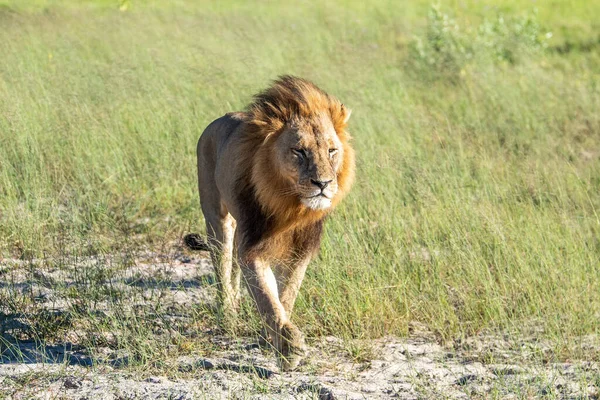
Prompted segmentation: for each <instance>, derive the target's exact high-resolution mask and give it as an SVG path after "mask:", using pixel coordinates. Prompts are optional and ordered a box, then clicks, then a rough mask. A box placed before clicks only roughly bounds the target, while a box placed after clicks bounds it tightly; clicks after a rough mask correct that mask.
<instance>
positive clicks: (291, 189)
mask: <svg viewBox="0 0 600 400" xmlns="http://www.w3.org/2000/svg"><path fill="white" fill-rule="evenodd" d="M349 117H350V110H349V109H347V108H346V107H345V106H344V105H343V104H342V103H340V102H339V101H338V100H337V99H336V98H334V97H332V96H330V95H328V94H327V93H325V92H324V91H322V90H321V89H319V88H318V87H317V86H315V85H314V84H312V83H311V82H309V81H307V80H304V79H301V78H297V77H292V76H282V77H280V78H279V79H278V80H277V81H275V82H274V83H273V85H272V86H271V87H269V88H268V89H266V90H265V91H263V92H261V93H259V94H258V95H256V96H255V98H254V102H252V103H251V104H250V105H249V106H248V109H247V111H246V112H237V113H230V114H227V115H225V116H223V117H221V118H219V119H217V120H216V121H214V122H213V123H212V124H210V125H209V126H208V127H207V128H206V130H205V131H204V133H203V134H202V136H201V138H200V140H199V142H198V150H197V151H198V187H199V190H200V203H201V205H202V211H203V213H204V217H205V221H206V228H207V234H208V238H209V244H210V246H211V249H212V251H211V256H212V259H213V263H214V265H215V272H216V278H217V284H218V289H219V301H220V304H221V306H222V307H223V309H224V310H225V312H226V313H227V312H234V311H235V309H236V307H237V301H238V298H239V282H240V269H241V271H242V272H243V275H244V278H245V280H246V283H247V285H248V289H249V291H250V293H251V295H252V296H253V298H254V300H255V302H256V305H257V307H258V311H259V312H260V314H261V316H262V317H263V319H264V321H265V323H266V327H267V331H268V333H269V335H270V336H271V338H272V340H273V346H274V347H275V349H276V350H277V351H278V354H279V355H280V356H281V357H280V360H281V361H282V367H283V368H293V367H294V366H295V365H297V363H298V361H299V359H300V358H301V356H302V353H303V349H304V339H303V336H302V333H301V332H300V331H299V330H298V328H297V327H296V326H295V325H294V324H293V323H292V322H291V321H290V319H289V318H290V316H291V312H292V309H293V306H294V302H295V300H296V296H297V294H298V290H299V288H300V284H301V283H302V279H303V277H304V272H305V270H306V267H307V265H308V262H309V261H310V259H311V258H312V257H313V256H314V254H315V253H316V251H317V250H318V247H319V242H320V236H321V231H322V225H323V220H324V217H325V216H326V215H327V214H328V213H329V212H330V211H331V210H333V208H334V207H335V206H336V205H337V204H338V203H339V202H340V200H341V199H342V198H343V197H344V196H345V195H346V194H347V193H348V191H349V189H350V186H351V185H352V182H353V179H354V151H353V149H352V147H351V146H350V143H349V141H350V135H349V134H348V133H347V132H346V125H347V122H348V118H349ZM234 237H235V240H234ZM186 242H187V243H190V241H189V240H186ZM191 242H193V240H192V241H191ZM234 243H235V245H236V246H237V265H236V263H234V262H232V261H233V253H234V249H233V247H234ZM238 266H239V268H238Z"/></svg>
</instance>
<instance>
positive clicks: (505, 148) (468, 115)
mask: <svg viewBox="0 0 600 400" xmlns="http://www.w3.org/2000/svg"><path fill="white" fill-rule="evenodd" d="M598 16H600V2H593V1H587V0H572V1H566V0H565V1H559V0H553V1H524V0H522V1H518V0H509V1H499V0H490V1H485V2H480V1H475V0H466V1H443V2H441V3H440V4H438V5H432V4H431V3H430V2H429V1H425V0H419V1H411V2H391V1H390V2H386V1H376V2H368V4H367V3H366V2H362V1H360V2H359V1H344V2H341V1H340V2H334V1H325V2H322V1H314V2H313V1H305V2H298V3H297V4H292V3H287V2H286V3H281V2H252V3H245V2H237V1H218V2H192V1H169V2H167V1H164V2H160V1H157V0H155V1H108V0H97V1H81V2H79V1H75V0H63V1H60V0H56V1H51V0H46V1H45V0H31V1H17V0H0V334H1V336H0V398H30V397H35V396H39V397H44V398H47V397H49V398H62V397H66V398H90V399H92V398H138V397H142V398H195V397H200V398H202V397H205V398H214V397H228V396H229V397H252V396H255V397H258V398H260V397H281V398H287V397H307V398H311V397H316V398H319V397H320V398H333V397H338V398H344V397H345V396H347V397H350V398H355V397H357V398H385V397H391V396H396V397H400V398H445V397H461V396H462V397H475V398H507V397H511V398H536V397H544V398H598V396H600V369H599V362H600V336H599V334H600V332H599V330H600V323H599V320H600V216H599V213H600V211H599V210H600V112H599V110H600V22H599V21H600V19H598ZM284 73H285V74H295V75H299V76H302V77H306V78H309V79H311V80H313V81H314V82H315V83H317V84H318V85H320V86H321V87H323V88H324V89H326V90H328V91H330V92H331V93H334V94H335V95H337V96H338V97H339V98H340V99H342V101H343V102H344V103H345V104H347V105H348V106H349V107H350V108H352V109H353V110H354V112H353V116H352V119H351V124H350V131H351V133H352V134H353V136H354V147H355V148H356V150H357V155H358V160H357V162H358V165H357V167H358V171H357V172H358V173H357V182H356V185H355V187H354V189H353V192H352V193H351V195H350V196H349V197H348V198H347V199H346V200H345V202H344V203H343V204H342V205H341V207H340V208H339V209H338V210H337V211H336V213H335V214H334V215H333V216H332V217H331V218H330V219H329V221H328V223H327V227H326V232H325V237H324V241H323V245H322V250H321V253H320V256H319V257H318V258H317V259H316V260H315V261H314V262H313V263H312V265H311V268H309V271H308V275H307V277H306V280H305V282H304V284H303V287H302V290H301V293H300V298H299V300H298V304H297V308H296V311H295V315H294V319H295V321H296V322H297V323H298V325H299V326H300V328H301V329H303V330H304V332H305V333H306V334H307V335H308V336H309V344H310V346H311V350H310V354H309V357H308V359H307V362H306V363H305V364H304V365H303V366H302V367H301V369H300V371H299V372H294V373H289V374H278V373H277V368H276V366H275V364H274V357H273V355H272V353H271V352H269V351H268V350H266V351H265V350H261V349H259V348H256V346H255V342H256V340H255V338H256V333H257V332H258V330H259V321H258V319H257V317H256V315H255V313H254V311H253V308H252V304H251V302H250V301H249V300H248V299H247V298H246V300H245V303H244V304H243V309H242V315H241V316H240V321H239V323H238V324H236V325H235V326H233V327H232V328H231V330H230V331H223V330H222V329H221V328H219V323H218V321H219V316H218V311H217V310H215V307H214V288H213V277H212V272H211V268H210V265H208V263H207V260H206V254H204V253H196V254H192V253H186V251H185V250H184V249H183V248H182V246H181V237H182V236H183V235H184V234H185V233H188V232H194V231H196V232H203V231H204V226H203V221H202V216H201V213H200V209H199V205H198V199H197V190H196V172H195V144H196V140H197V138H198V136H199V134H200V133H201V132H202V130H203V128H204V127H205V126H206V125H207V124H208V123H209V122H210V121H212V120H213V119H215V118H216V117H218V116H221V115H222V114H224V113H225V112H228V111H231V110H240V109H243V107H244V106H245V104H247V103H248V102H249V100H250V98H251V95H252V94H253V93H255V92H256V91H258V90H260V89H261V88H263V87H265V86H266V85H267V84H268V82H269V81H270V80H271V79H273V78H274V77H276V76H277V75H280V74H284Z"/></svg>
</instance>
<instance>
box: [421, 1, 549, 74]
mask: <svg viewBox="0 0 600 400" xmlns="http://www.w3.org/2000/svg"><path fill="white" fill-rule="evenodd" d="M551 36H552V34H551V33H550V32H548V33H546V34H542V29H541V27H540V24H539V22H538V19H537V12H536V11H535V10H534V11H533V12H531V13H528V14H526V15H524V16H521V17H511V18H505V17H504V16H502V15H498V16H497V17H496V18H494V19H487V18H486V19H484V20H483V21H482V22H481V24H480V25H479V26H478V27H476V28H473V27H467V28H466V29H465V28H461V27H460V26H459V24H458V23H457V21H456V20H454V19H453V18H451V17H449V16H448V14H445V13H444V12H442V10H441V8H440V6H439V5H433V6H431V8H430V9H429V13H428V26H427V30H426V32H425V35H424V37H418V36H417V37H415V38H414V39H413V41H412V42H411V43H410V55H409V64H411V67H412V69H413V70H414V71H415V72H418V73H419V74H420V75H421V76H431V77H434V78H440V77H446V78H450V79H458V78H459V77H460V75H461V74H464V72H465V69H466V68H467V67H469V65H470V64H477V65H482V64H486V63H487V64H489V63H510V64H516V63H518V62H519V61H521V60H522V59H524V58H526V57H528V56H531V55H532V54H537V53H539V52H540V51H541V50H543V49H545V48H546V47H547V40H548V39H549V38H550V37H551ZM424 72H425V75H423V73H424Z"/></svg>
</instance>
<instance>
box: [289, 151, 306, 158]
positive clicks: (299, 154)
mask: <svg viewBox="0 0 600 400" xmlns="http://www.w3.org/2000/svg"><path fill="white" fill-rule="evenodd" d="M292 153H294V155H296V156H298V157H300V158H306V151H304V149H292Z"/></svg>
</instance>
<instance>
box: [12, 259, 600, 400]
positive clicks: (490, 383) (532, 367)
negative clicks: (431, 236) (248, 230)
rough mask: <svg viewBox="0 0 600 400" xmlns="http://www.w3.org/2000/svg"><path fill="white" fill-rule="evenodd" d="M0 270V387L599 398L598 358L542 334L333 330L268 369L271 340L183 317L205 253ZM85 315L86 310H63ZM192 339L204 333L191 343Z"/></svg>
mask: <svg viewBox="0 0 600 400" xmlns="http://www.w3.org/2000/svg"><path fill="white" fill-rule="evenodd" d="M201 254H202V253H201ZM117 258H118V261H117V260H116V259H117ZM0 273H1V274H0V291H1V292H0V293H1V295H2V298H3V299H4V300H5V302H19V301H20V302H21V303H19V304H21V306H20V308H18V309H17V308H15V307H16V306H15V305H14V304H13V305H12V308H11V306H10V305H6V303H5V304H4V305H3V309H2V310H1V311H2V314H0V327H1V333H2V342H0V350H1V352H0V398H10V399H25V398H65V399H138V398H139V399H163V398H164V399H192V398H281V399H284V398H285V399H288V398H319V399H335V398H341V399H345V398H348V399H364V398H369V399H384V398H399V399H417V398H532V397H533V398H535V397H548V398H598V396H599V385H600V369H599V366H598V363H596V362H587V361H582V360H570V361H569V362H552V361H549V362H548V361H546V362H544V361H540V360H543V359H544V358H543V357H539V355H540V354H542V355H543V354H544V352H549V351H551V350H550V348H551V344H549V343H545V342H544V341H541V340H538V339H535V338H515V337H510V336H502V335H492V334H482V335H480V336H477V337H472V338H468V339H465V340H463V341H455V342H453V343H448V344H440V343H439V342H438V341H437V340H436V339H435V337H433V335H431V334H430V333H429V332H427V331H426V330H425V329H423V328H422V327H420V326H419V325H416V324H415V325H414V328H415V329H414V330H413V333H412V334H411V336H410V337H408V338H396V337H385V338H381V339H377V340H373V341H368V342H365V341H363V342H360V343H359V342H357V343H354V344H356V345H357V346H358V347H359V348H360V351H359V352H358V354H357V353H356V352H354V353H353V352H352V351H349V348H352V346H353V345H354V344H352V343H349V342H348V341H343V340H341V339H339V338H336V337H321V338H309V343H308V344H309V346H310V350H309V354H308V357H307V359H306V360H305V361H304V362H303V363H302V364H301V367H300V368H299V370H298V371H295V372H290V373H280V372H279V370H278V368H277V365H276V363H275V358H274V357H273V354H272V352H271V351H270V350H269V349H262V348H260V347H259V346H258V344H257V340H256V338H255V337H236V336H232V335H228V334H224V333H223V332H219V331H216V330H210V329H205V328H203V327H199V326H198V324H197V321H198V317H196V318H195V319H194V318H192V317H191V315H192V314H193V312H192V311H190V310H191V308H192V307H193V306H194V305H196V304H203V305H205V306H206V307H207V309H210V307H214V300H213V299H214V288H213V287H212V283H213V278H212V268H211V266H210V263H209V261H208V260H207V258H205V257H204V255H203V254H202V255H201V256H197V257H192V256H189V255H186V254H184V253H181V252H174V253H172V254H169V255H160V254H156V253H151V252H148V253H144V254H137V255H136V256H135V257H132V256H131V255H122V256H119V257H82V258H65V259H62V260H52V261H51V262H50V261H48V260H29V261H20V260H2V261H1V262H0ZM95 285H96V286H98V285H100V286H102V290H100V289H98V288H97V287H95ZM86 293H87V294H88V295H89V296H91V297H94V296H96V298H95V299H93V302H92V303H84V302H82V301H81V298H80V297H81V296H82V295H85V294H86ZM88 300H90V299H88ZM11 304H12V303H11ZM77 307H79V308H85V307H87V308H85V311H84V312H82V311H81V310H80V309H78V308H77ZM158 307H160V312H159V311H157V310H158ZM138 309H139V310H142V312H141V313H142V316H144V315H148V316H150V315H158V317H157V318H156V324H155V325H156V326H154V325H152V327H153V328H152V330H149V331H143V332H139V333H138V334H137V336H126V335H125V336H123V333H122V332H121V333H119V332H118V329H117V328H115V331H114V332H111V331H110V329H107V330H106V331H102V329H100V328H97V329H98V332H96V333H97V337H95V339H94V340H97V343H98V345H97V346H96V347H94V348H91V347H90V337H91V333H90V329H87V330H86V326H85V324H86V323H89V321H105V320H106V321H113V322H114V321H117V322H118V321H119V318H124V317H123V316H124V315H128V314H126V313H125V314H122V313H123V312H124V311H123V310H127V312H131V313H133V315H137V314H136V312H137V311H136V310H138ZM74 310H78V311H77V312H75V311H74ZM40 313H47V314H46V315H44V316H41V314H40ZM86 313H88V314H89V315H90V317H89V321H71V319H72V318H74V316H76V317H77V318H81V316H82V315H84V316H85V315H88V314H86ZM152 313H154V314H152ZM148 318H150V317H148ZM200 319H201V318H200ZM46 320H47V321H53V324H54V325H52V324H51V325H49V326H50V328H52V327H55V326H56V327H57V328H56V329H57V330H58V331H59V332H61V334H60V337H54V338H52V340H50V339H48V338H51V337H52V335H51V334H50V333H48V335H47V336H41V334H38V336H36V334H35V332H38V333H39V332H40V329H42V330H43V329H44V325H43V324H42V325H40V323H41V322H40V321H46ZM57 321H58V322H57ZM152 321H153V323H154V320H152ZM40 326H41V327H40ZM98 326H101V325H98ZM115 326H118V327H122V326H121V325H118V324H116V325H115ZM124 326H125V325H124ZM107 332H108V333H107ZM146 334H149V335H151V336H148V337H144V335H146ZM119 335H122V336H119ZM163 337H166V339H164V340H163V339H160V340H159V339H156V338H163ZM125 338H130V339H129V340H142V341H146V343H147V345H148V346H149V347H152V349H150V350H148V351H151V352H152V351H159V350H161V349H156V347H160V346H165V347H166V348H168V349H170V348H171V347H172V348H173V349H174V350H173V351H170V352H169V351H167V350H168V349H167V350H165V353H164V354H166V355H165V356H164V357H162V358H161V357H160V356H156V355H154V356H152V357H150V356H148V359H149V360H150V361H148V362H143V361H140V357H142V358H143V354H142V355H141V356H140V354H138V353H136V349H138V347H135V346H128V345H123V344H122V340H124V339H125ZM182 338H183V339H182ZM59 339H62V340H59ZM101 339H102V340H101ZM196 341H198V342H202V343H203V345H202V346H200V347H195V346H194V343H195V342H196ZM140 346H142V347H143V344H142V345H140ZM582 346H584V347H585V346H588V348H589V349H590V351H596V352H597V351H598V349H599V348H600V347H599V346H598V340H597V338H596V337H587V338H582ZM152 354H154V353H152ZM159 354H161V353H159ZM157 360H159V361H160V363H159V364H160V365H158V364H157Z"/></svg>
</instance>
